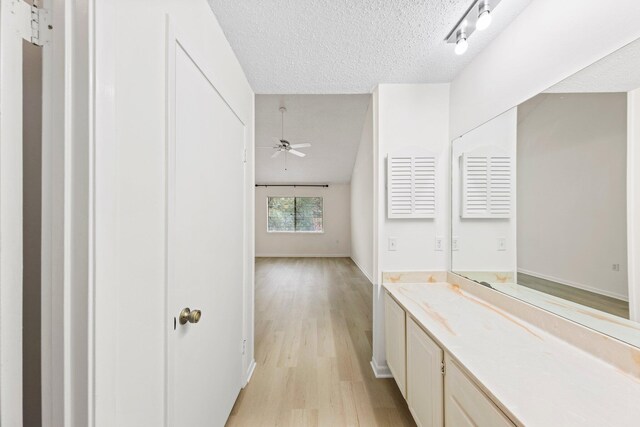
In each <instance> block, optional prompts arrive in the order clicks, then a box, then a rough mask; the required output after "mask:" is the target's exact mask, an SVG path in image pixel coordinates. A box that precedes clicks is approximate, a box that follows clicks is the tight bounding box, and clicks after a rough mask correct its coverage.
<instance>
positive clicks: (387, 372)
mask: <svg viewBox="0 0 640 427" xmlns="http://www.w3.org/2000/svg"><path fill="white" fill-rule="evenodd" d="M371 369H373V375H375V377H376V378H393V374H392V373H391V369H389V365H387V364H386V363H385V364H384V365H380V364H379V363H378V362H377V361H376V359H375V357H374V358H372V359H371Z"/></svg>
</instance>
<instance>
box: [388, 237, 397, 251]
mask: <svg viewBox="0 0 640 427" xmlns="http://www.w3.org/2000/svg"><path fill="white" fill-rule="evenodd" d="M397 249H398V239H396V238H395V237H389V250H390V251H395V250H397Z"/></svg>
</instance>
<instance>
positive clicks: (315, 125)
mask: <svg viewBox="0 0 640 427" xmlns="http://www.w3.org/2000/svg"><path fill="white" fill-rule="evenodd" d="M370 98H371V96H370V95H257V96H256V147H271V146H273V145H274V142H273V140H272V138H274V137H277V138H280V134H281V130H280V128H281V126H280V119H281V115H280V111H279V108H280V106H282V105H284V106H285V107H286V108H287V112H286V113H285V115H284V137H285V139H287V140H288V141H289V142H290V143H291V144H298V143H303V142H309V143H311V144H312V146H311V147H309V148H304V149H300V151H303V152H304V153H306V154H307V156H306V157H304V158H299V157H296V156H293V155H287V171H285V170H284V155H282V154H281V155H280V156H279V157H277V158H275V159H272V158H271V155H272V154H273V150H271V149H262V148H256V182H257V183H259V184H265V183H269V184H276V183H299V184H305V183H306V184H309V183H314V184H325V183H327V184H330V183H340V182H350V181H351V171H352V170H353V165H354V162H355V158H356V154H357V152H358V145H359V144H360V136H361V135H362V127H363V125H364V119H365V115H366V112H367V107H368V105H369V100H370Z"/></svg>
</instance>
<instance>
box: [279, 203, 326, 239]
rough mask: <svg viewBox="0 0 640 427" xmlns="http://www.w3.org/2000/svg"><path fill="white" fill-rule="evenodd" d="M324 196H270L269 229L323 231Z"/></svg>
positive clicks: (307, 231) (305, 231)
mask: <svg viewBox="0 0 640 427" xmlns="http://www.w3.org/2000/svg"><path fill="white" fill-rule="evenodd" d="M322 213H323V204H322V197H269V200H268V216H269V217H268V221H267V231H270V232H301V233H321V232H322V230H323V229H322Z"/></svg>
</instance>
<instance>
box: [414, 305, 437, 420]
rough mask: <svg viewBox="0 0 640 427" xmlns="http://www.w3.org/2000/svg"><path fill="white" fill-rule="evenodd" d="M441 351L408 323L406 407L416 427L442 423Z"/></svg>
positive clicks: (424, 334)
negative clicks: (407, 405)
mask: <svg viewBox="0 0 640 427" xmlns="http://www.w3.org/2000/svg"><path fill="white" fill-rule="evenodd" d="M443 357H444V354H443V351H442V349H441V348H440V347H439V346H438V344H436V342H435V341H433V340H432V339H431V338H430V337H429V336H428V335H427V334H426V333H425V332H424V331H423V330H422V328H420V326H418V324H417V323H416V322H415V321H414V320H413V319H411V318H408V319H407V403H408V404H409V410H410V411H411V414H412V415H413V418H414V419H415V421H416V424H417V425H418V426H419V427H442V425H443V423H444V413H443V407H444V402H443V399H444V393H443V388H444V384H443V378H442V371H443Z"/></svg>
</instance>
